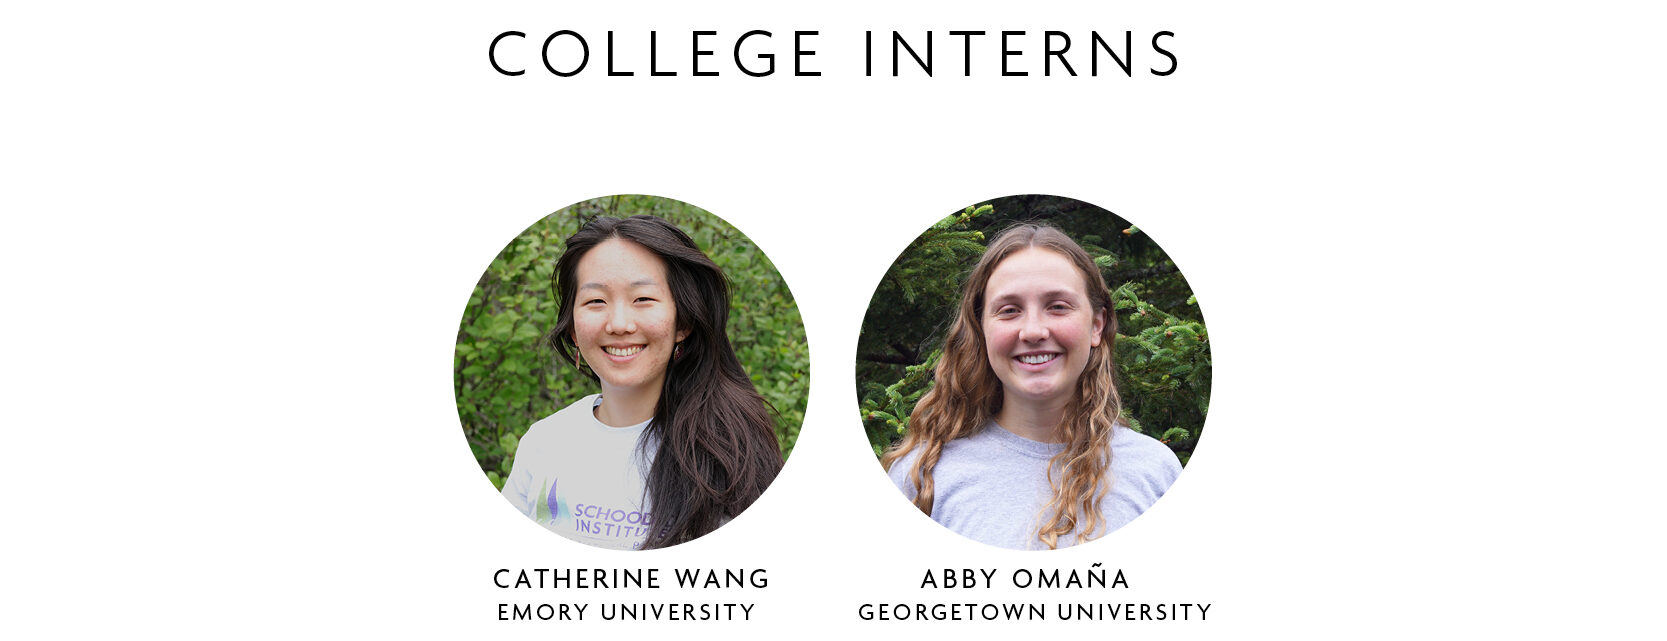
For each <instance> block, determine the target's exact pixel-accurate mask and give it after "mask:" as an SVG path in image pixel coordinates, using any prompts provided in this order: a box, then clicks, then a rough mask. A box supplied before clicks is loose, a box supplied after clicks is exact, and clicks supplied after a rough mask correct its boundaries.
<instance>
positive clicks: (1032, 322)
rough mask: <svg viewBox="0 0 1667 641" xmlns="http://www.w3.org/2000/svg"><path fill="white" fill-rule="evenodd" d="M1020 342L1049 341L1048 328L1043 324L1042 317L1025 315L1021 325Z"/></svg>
mask: <svg viewBox="0 0 1667 641" xmlns="http://www.w3.org/2000/svg"><path fill="white" fill-rule="evenodd" d="M1019 340H1020V341H1021V342H1025V343H1040V342H1042V341H1045V340H1048V326H1047V324H1045V323H1043V322H1042V317H1041V316H1039V315H1036V314H1025V317H1024V321H1023V323H1022V324H1021V325H1019Z"/></svg>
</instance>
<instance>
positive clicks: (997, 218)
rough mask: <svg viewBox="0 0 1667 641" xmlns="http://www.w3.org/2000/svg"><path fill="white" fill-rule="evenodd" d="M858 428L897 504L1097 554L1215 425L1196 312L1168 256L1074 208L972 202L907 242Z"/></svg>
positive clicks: (868, 371)
mask: <svg viewBox="0 0 1667 641" xmlns="http://www.w3.org/2000/svg"><path fill="white" fill-rule="evenodd" d="M856 366H857V367H856V369H857V389H858V394H859V398H860V402H861V411H862V419H863V424H864V427H865V429H866V431H867V435H868V439H869V443H870V444H871V445H872V446H873V448H874V453H875V456H877V457H878V458H879V461H880V465H881V467H882V468H883V469H884V471H885V473H886V474H887V475H888V476H889V477H890V479H891V481H892V483H894V484H895V485H896V487H897V489H898V490H899V492H900V494H901V496H902V498H903V499H905V500H906V501H908V502H909V503H910V504H912V505H913V507H914V508H915V509H918V510H919V511H920V512H921V513H923V514H924V515H925V516H927V517H930V518H931V520H932V521H935V522H936V523H938V524H939V525H942V526H943V527H945V528H947V529H949V530H950V531H953V532H955V533H956V534H959V535H961V536H965V537H967V538H970V539H973V540H976V541H979V542H982V543H986V544H989V545H993V546H997V547H1002V548H1009V549H1020V550H1053V549H1059V548H1065V547H1069V546H1073V545H1080V544H1084V543H1088V542H1091V541H1093V540H1096V539H1100V538H1104V537H1106V536H1107V535H1109V534H1111V533H1112V532H1114V531H1116V530H1117V529H1118V528H1120V527H1123V526H1124V525H1126V524H1128V523H1129V522H1131V521H1133V520H1134V519H1135V518H1136V517H1139V516H1140V515H1141V514H1142V513H1143V512H1145V511H1146V510H1147V509H1149V508H1151V507H1152V505H1153V504H1155V503H1156V502H1157V501H1158V500H1159V499H1161V498H1162V497H1163V496H1164V494H1165V493H1167V492H1168V491H1169V489H1170V486H1171V485H1172V484H1173V483H1174V482H1175V481H1176V479H1177V478H1178V477H1179V476H1180V474H1181V471H1182V469H1183V466H1184V465H1186V463H1187V462H1188V461H1189V459H1190V458H1191V456H1192V451H1193V449H1194V447H1196V445H1197V443H1198V440H1199V437H1200V436H1201V435H1202V433H1203V428H1204V416H1205V414H1206V413H1207V412H1208V410H1209V396H1210V343H1209V334H1208V332H1207V331H1206V329H1205V326H1204V317H1203V314H1202V313H1201V312H1200V310H1199V307H1198V301H1197V300H1196V299H1195V297H1194V296H1193V294H1192V290H1191V288H1190V287H1189V286H1188V285H1187V282H1186V279H1185V278H1184V277H1183V276H1182V275H1181V272H1180V271H1179V270H1178V269H1177V268H1176V266H1175V264H1174V262H1172V261H1171V260H1170V259H1169V257H1168V255H1167V254H1165V253H1164V252H1163V250H1162V248H1160V247H1158V245H1157V244H1156V243H1155V242H1153V241H1152V240H1151V239H1150V238H1148V237H1147V236H1146V235H1145V234H1144V233H1143V232H1141V230H1140V229H1139V228H1138V227H1136V226H1134V225H1132V224H1130V223H1129V222H1128V221H1126V220H1124V219H1123V218H1121V217H1119V216H1117V215H1115V214H1113V213H1112V212H1110V211H1107V210H1105V209H1102V208H1100V207H1096V206H1094V205H1091V204H1088V203H1084V202H1082V201H1078V200H1074V199H1071V198H1064V197H1058V196H1045V195H1020V196H1008V197H1003V198H997V199H994V200H989V201H984V202H980V203H978V204H976V205H973V206H970V207H966V208H965V209H962V210H960V211H957V212H955V213H953V214H951V215H950V216H948V217H947V218H944V219H942V220H940V221H938V222H937V223H936V224H934V225H932V226H931V228H929V229H927V230H926V231H925V233H922V234H921V235H920V236H919V237H918V238H916V239H915V240H914V242H912V243H910V245H909V246H908V248H907V249H905V250H904V251H903V253H902V255H901V256H899V257H898V259H897V260H896V262H895V263H893V265H892V266H891V269H890V270H889V271H887V273H886V275H885V277H884V278H882V279H881V282H880V284H879V286H878V287H877V288H876V290H875V292H874V297H873V299H872V300H871V302H870V304H869V307H868V311H867V314H866V316H865V317H864V320H863V325H862V333H861V336H860V338H859V339H858V346H857V364H856Z"/></svg>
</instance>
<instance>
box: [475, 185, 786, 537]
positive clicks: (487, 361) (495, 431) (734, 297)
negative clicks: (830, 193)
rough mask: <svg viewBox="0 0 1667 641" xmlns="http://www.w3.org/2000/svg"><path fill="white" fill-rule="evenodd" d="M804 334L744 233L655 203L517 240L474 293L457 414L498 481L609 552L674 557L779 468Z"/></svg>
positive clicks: (565, 529)
mask: <svg viewBox="0 0 1667 641" xmlns="http://www.w3.org/2000/svg"><path fill="white" fill-rule="evenodd" d="M809 366H810V363H809V354H808V350H807V347H806V342H805V334H804V324H803V322H802V321H801V319H800V317H799V312H798V306H797V305H796V304H795V302H794V299H793V296H792V293H791V292H789V291H788V288H787V284H786V283H785V282H783V281H782V279H781V275H780V274H779V273H777V272H776V269H775V267H774V265H772V264H771V263H770V261H769V259H768V258H766V257H765V256H764V254H763V252H761V251H759V249H758V247H756V246H755V245H753V243H752V242H751V241H750V240H748V239H747V237H746V236H745V235H743V234H742V233H741V232H740V231H738V230H736V229H735V228H734V227H731V226H730V225H729V224H728V223H725V222H724V221H723V220H721V219H719V218H718V217H716V216H714V215H712V214H710V213H707V212H706V211H704V210H701V209H700V208H698V207H695V206H693V205H690V204H687V203H683V202H680V201H676V200H672V199H669V198H659V197H654V196H642V195H621V196H609V197H604V198H597V199H592V200H587V201H584V202H580V203H576V204H573V205H571V206H568V207H565V208H563V209H561V210H559V211H556V212H555V213H553V214H550V215H548V216H546V217H544V218H543V219H541V220H539V221H538V222H536V223H534V224H533V225H532V226H531V227H529V228H527V230H526V231H524V232H522V233H521V234H520V235H519V236H517V237H515V238H514V239H513V240H511V241H510V242H509V244H508V245H507V246H506V247H505V248H504V249H503V251H502V252H501V253H499V254H498V256H497V257H496V258H494V259H492V261H491V263H490V265H489V266H488V267H487V269H486V271H485V273H484V274H482V275H481V277H480V280H479V282H478V283H477V284H476V286H475V288H474V291H473V292H472V293H471V294H470V296H469V301H468V304H467V306H466V308H465V310H464V313H463V320H462V323H461V326H460V327H459V329H458V334H457V347H456V352H455V354H454V360H453V372H454V387H455V392H456V396H457V411H458V417H459V418H460V420H461V422H462V424H463V434H464V437H465V438H466V439H467V442H468V445H469V449H470V451H471V453H472V455H473V456H474V458H475V460H476V461H477V462H478V463H479V465H480V468H481V471H482V472H483V473H484V474H485V476H486V478H487V480H489V481H490V482H491V483H492V485H493V487H495V488H496V489H497V490H498V491H499V493H500V494H502V496H503V498H504V499H505V500H507V501H508V503H509V505H511V506H513V508H514V509H515V510H517V511H519V512H520V513H521V514H523V515H524V516H526V517H527V518H528V519H530V520H532V521H533V522H536V523H538V524H539V525H542V526H544V527H545V528H547V529H549V530H551V531H553V532H555V533H557V534H560V535H562V536H564V537H566V538H569V539H572V540H574V541H579V542H581V543H585V544H588V545H593V546H596V547H601V548H610V549H619V550H641V549H654V548H664V547H669V546H673V545H677V544H680V543H684V542H687V541H690V540H693V539H696V538H699V537H701V536H705V535H707V534H709V533H711V532H713V531H714V530H717V529H719V528H720V527H722V526H724V525H725V524H726V523H728V522H729V521H731V520H732V519H735V518H736V517H738V516H740V515H741V513H742V512H744V511H745V510H746V509H747V508H748V507H749V506H751V505H752V504H753V502H754V501H756V500H757V499H758V498H759V496H760V495H762V494H763V493H764V491H765V490H766V489H767V488H769V486H770V483H771V482H772V481H773V480H775V478H776V475H777V474H778V473H779V472H780V471H781V468H782V465H783V463H784V462H785V460H786V458H787V456H788V454H790V453H791V452H792V450H793V444H794V442H795V441H796V440H797V438H798V434H799V426H800V424H801V423H802V422H803V421H804V411H805V403H806V400H807V398H808V394H809V371H810V370H809Z"/></svg>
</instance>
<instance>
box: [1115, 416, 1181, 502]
mask: <svg viewBox="0 0 1667 641" xmlns="http://www.w3.org/2000/svg"><path fill="white" fill-rule="evenodd" d="M1111 469H1112V473H1113V474H1115V475H1116V476H1117V477H1118V478H1119V479H1124V480H1131V481H1135V482H1138V483H1140V484H1142V485H1145V486H1147V487H1150V488H1152V489H1154V490H1156V491H1157V492H1158V493H1160V494H1161V493H1162V492H1163V490H1164V489H1167V488H1168V487H1169V485H1170V484H1171V483H1174V482H1175V479H1176V478H1177V477H1179V476H1180V475H1181V460H1180V459H1179V458H1176V457H1175V452H1174V451H1172V450H1170V449H1169V446H1168V445H1164V444H1163V443H1162V442H1161V441H1159V440H1158V439H1155V438H1152V437H1150V436H1147V435H1145V434H1141V433H1140V432H1136V431H1134V430H1133V429H1131V428H1128V427H1125V426H1122V425H1119V426H1117V428H1116V431H1115V432H1113V434H1112V438H1111Z"/></svg>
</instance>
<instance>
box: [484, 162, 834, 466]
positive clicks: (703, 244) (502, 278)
mask: <svg viewBox="0 0 1667 641" xmlns="http://www.w3.org/2000/svg"><path fill="white" fill-rule="evenodd" d="M637 214H653V215H655V216H659V217H661V218H664V219H666V220H669V221H671V222H672V223H674V224H676V225H677V226H678V227H681V228H682V229H683V231H684V232H685V233H688V234H689V237H690V238H693V239H694V241H695V244H697V245H699V246H700V248H701V249H702V250H703V251H705V252H706V255H708V256H711V257H712V260H713V262H716V263H717V264H718V267H720V268H722V269H723V272H724V275H725V276H727V277H728V278H729V281H730V294H731V295H730V318H729V340H730V342H731V344H733V345H734V347H735V353H736V355H737V356H738V357H740V359H741V365H742V366H743V367H745V368H746V370H747V373H748V374H749V375H751V376H752V382H753V385H754V386H756V387H757V388H758V392H759V393H760V394H762V395H763V396H764V400H766V401H768V402H769V403H770V405H771V406H772V407H773V408H774V409H775V414H776V439H777V440H778V441H779V442H780V443H781V449H782V455H783V457H784V458H785V457H786V456H787V455H788V454H790V453H791V452H792V451H793V444H794V442H795V441H797V440H798V437H799V426H800V425H801V424H802V423H804V417H805V403H806V400H807V399H808V398H809V397H810V374H809V372H810V369H809V367H810V356H809V351H808V348H807V347H806V342H805V329H804V323H803V322H802V321H801V320H800V318H799V308H798V305H797V304H795V303H794V302H793V295H792V293H791V292H789V291H788V289H787V284H786V283H785V282H783V281H782V279H781V274H779V273H777V272H776V268H775V266H774V265H772V264H771V263H770V261H769V259H768V258H766V257H765V256H764V252H761V251H759V249H758V247H757V246H755V245H753V243H752V241H750V240H748V239H747V237H746V236H745V235H743V234H741V232H739V231H737V230H736V229H735V228H734V227H731V226H730V225H729V224H728V223H725V222H724V221H723V220H722V219H719V218H718V217H717V216H713V215H712V214H710V213H707V212H706V211H704V210H702V209H700V208H698V207H695V206H693V205H690V204H688V203H683V202H680V201H676V200H671V199H669V198H659V197H655V196H638V195H626V196H609V197H606V198H597V199H594V200H587V201H584V202H580V203H577V204H574V205H572V206H570V207H567V208H565V209H562V210H560V211H557V212H556V213H553V214H550V215H549V216H545V217H544V218H543V219H542V220H540V221H538V222H537V223H534V224H533V226H531V227H528V228H527V230H526V231H524V232H522V233H521V235H519V236H516V237H515V240H512V241H510V243H509V246H507V247H505V248H504V250H503V252H502V253H499V254H498V256H497V258H494V259H492V264H491V265H490V266H488V267H487V269H486V273H484V274H482V275H481V277H480V282H479V283H477V284H476V285H475V290H474V292H473V293H472V294H470V296H469V304H468V307H466V308H465V309H464V311H463V322H462V325H461V327H459V328H458V332H457V351H456V353H455V356H454V360H453V373H454V376H453V384H454V388H455V392H456V395H457V414H458V417H459V418H460V419H462V422H463V434H464V436H466V437H467V438H468V441H469V449H470V450H471V451H473V452H474V455H475V460H476V461H478V462H479V463H480V467H481V470H482V471H484V472H486V476H487V478H489V479H491V481H492V484H493V485H494V486H497V487H498V488H500V489H502V488H503V477H504V476H505V475H507V474H508V473H509V466H510V463H511V461H512V459H513V458H514V455H515V448H516V446H517V445H518V444H519V443H520V439H521V436H522V435H523V434H526V433H527V428H528V427H530V426H532V424H533V423H534V422H535V421H538V420H539V419H542V418H544V417H546V416H549V415H551V414H554V413H555V412H556V411H557V410H560V409H561V408H563V407H566V406H567V405H568V404H570V403H572V402H574V401H576V400H578V399H580V398H583V397H585V396H587V395H589V394H595V393H597V392H599V391H601V388H600V387H599V386H598V384H597V383H596V381H594V380H592V379H591V378H590V377H589V376H586V375H585V374H583V373H581V372H580V371H579V370H578V369H577V368H574V367H571V366H569V365H567V364H566V362H565V361H561V360H560V358H559V357H557V356H556V355H555V352H554V351H553V350H551V349H550V348H549V347H547V346H546V345H545V344H544V341H543V338H544V335H545V333H546V332H548V331H550V328H551V327H554V326H555V318H556V294H555V288H554V283H552V282H551V281H550V276H551V274H552V273H554V271H555V268H556V259H557V258H560V257H561V254H562V252H563V251H564V249H565V248H564V246H563V242H564V241H565V240H566V239H567V237H568V236H571V235H572V234H573V233H574V232H576V231H578V229H579V227H580V226H582V225H583V224H584V223H585V221H588V220H590V219H591V218H595V217H597V216H603V215H606V216H614V217H621V218H623V217H626V216H634V215H637Z"/></svg>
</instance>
